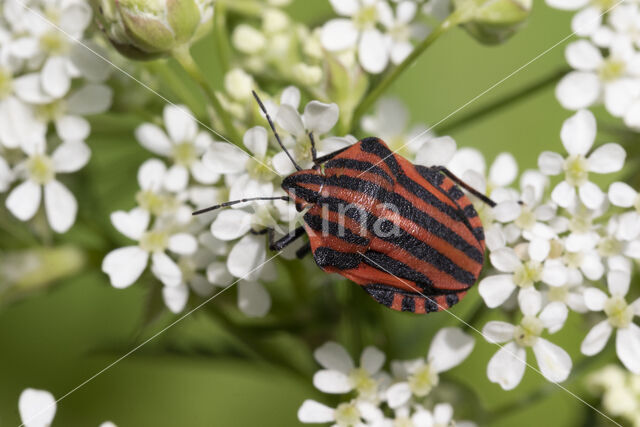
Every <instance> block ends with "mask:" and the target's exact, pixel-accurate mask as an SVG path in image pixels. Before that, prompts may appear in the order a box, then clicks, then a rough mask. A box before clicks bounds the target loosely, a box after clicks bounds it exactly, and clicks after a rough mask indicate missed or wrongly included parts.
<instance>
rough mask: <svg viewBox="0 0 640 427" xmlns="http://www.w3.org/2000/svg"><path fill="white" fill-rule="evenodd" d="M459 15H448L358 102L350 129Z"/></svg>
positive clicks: (455, 13)
mask: <svg viewBox="0 0 640 427" xmlns="http://www.w3.org/2000/svg"><path fill="white" fill-rule="evenodd" d="M460 19H461V14H460V13H459V12H458V11H455V12H453V13H452V14H451V15H449V16H448V17H447V18H446V19H445V20H444V21H442V22H441V23H440V25H439V26H438V27H436V28H435V29H434V30H433V31H432V32H431V33H430V34H429V36H428V37H427V38H426V39H424V40H423V41H422V43H420V44H419V45H418V46H416V48H415V49H414V50H413V52H411V54H410V55H409V56H407V58H406V59H405V60H404V61H402V63H400V64H399V65H398V66H397V67H396V68H394V69H393V70H392V71H391V72H390V73H389V74H387V75H386V76H385V77H384V78H383V79H382V81H380V83H379V84H378V85H377V86H376V87H375V88H374V89H373V90H372V91H371V92H369V94H368V95H367V96H366V97H365V98H364V99H363V100H362V102H360V104H359V105H358V106H357V107H356V109H355V111H354V113H353V118H352V120H351V123H352V127H353V124H355V123H358V121H359V120H360V118H361V117H362V115H363V114H364V113H365V112H366V111H368V110H369V108H371V106H372V105H373V104H375V102H376V101H377V100H378V98H380V96H382V94H383V93H385V92H386V90H387V89H388V88H389V86H390V85H391V84H392V83H393V82H395V81H396V80H397V79H398V77H400V75H401V74H402V73H403V72H404V71H405V70H407V69H408V68H409V67H410V66H412V65H413V63H414V62H416V60H417V59H418V57H419V56H420V55H422V53H423V52H424V51H425V50H426V49H427V48H428V47H429V46H431V45H432V44H433V43H434V42H435V41H436V40H437V39H438V38H439V37H440V36H441V35H442V34H444V33H446V32H447V31H448V30H449V29H450V28H452V27H455V26H456V25H457V24H458V23H460Z"/></svg>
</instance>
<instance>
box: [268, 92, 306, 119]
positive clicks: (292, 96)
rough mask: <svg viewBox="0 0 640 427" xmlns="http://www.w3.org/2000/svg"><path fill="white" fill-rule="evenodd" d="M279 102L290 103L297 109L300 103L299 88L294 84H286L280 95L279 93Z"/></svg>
mask: <svg viewBox="0 0 640 427" xmlns="http://www.w3.org/2000/svg"><path fill="white" fill-rule="evenodd" d="M280 104H288V105H291V106H292V107H293V108H295V109H296V110H297V109H298V106H299V105H300V89H298V88H297V87H295V86H287V87H286V88H284V90H283V91H282V95H280ZM269 114H271V113H269Z"/></svg>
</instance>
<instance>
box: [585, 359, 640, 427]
mask: <svg viewBox="0 0 640 427" xmlns="http://www.w3.org/2000/svg"><path fill="white" fill-rule="evenodd" d="M587 384H588V385H589V387H590V388H591V389H592V391H593V393H594V394H598V395H601V396H602V406H603V407H604V409H605V410H606V411H607V413H609V414H611V415H613V416H614V417H621V418H624V419H626V420H627V421H628V422H629V425H632V426H633V427H638V426H640V375H637V374H635V375H634V374H630V373H629V372H627V371H625V370H624V369H622V368H620V367H619V366H616V365H607V366H605V367H604V368H602V369H600V370H598V371H597V372H594V373H592V374H591V375H589V377H588V378H587Z"/></svg>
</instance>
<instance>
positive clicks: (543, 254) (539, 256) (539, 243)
mask: <svg viewBox="0 0 640 427" xmlns="http://www.w3.org/2000/svg"><path fill="white" fill-rule="evenodd" d="M550 251H551V244H550V243H549V241H548V240H546V239H538V238H534V239H532V240H531V242H529V258H531V259H532V260H534V261H539V262H542V261H544V260H545V258H547V255H549V252H550Z"/></svg>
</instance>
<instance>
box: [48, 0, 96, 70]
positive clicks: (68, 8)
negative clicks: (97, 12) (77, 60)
mask: <svg viewBox="0 0 640 427" xmlns="http://www.w3.org/2000/svg"><path fill="white" fill-rule="evenodd" d="M62 4H63V5H64V8H63V9H62V11H61V12H62V13H61V16H60V24H59V25H60V29H61V30H62V31H64V32H65V33H66V34H79V33H82V32H84V30H85V29H86V28H87V26H89V24H90V23H91V6H89V5H88V4H86V3H84V2H68V3H67V4H65V3H62ZM105 66H106V64H105Z"/></svg>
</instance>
